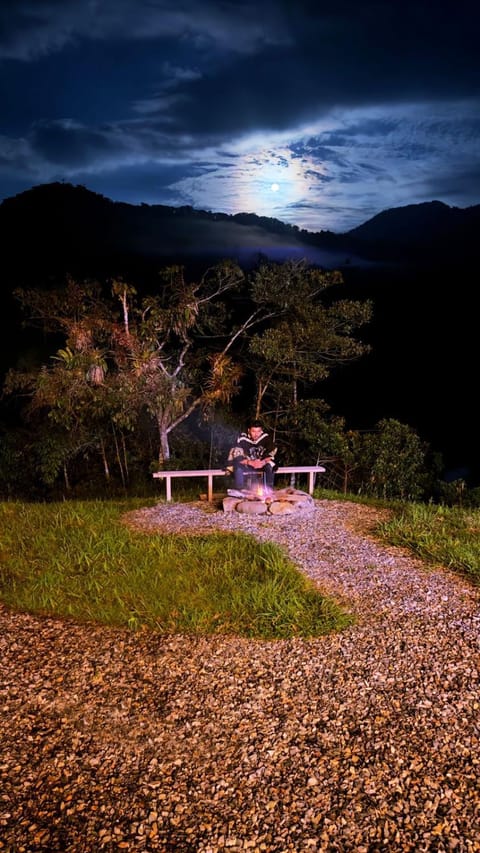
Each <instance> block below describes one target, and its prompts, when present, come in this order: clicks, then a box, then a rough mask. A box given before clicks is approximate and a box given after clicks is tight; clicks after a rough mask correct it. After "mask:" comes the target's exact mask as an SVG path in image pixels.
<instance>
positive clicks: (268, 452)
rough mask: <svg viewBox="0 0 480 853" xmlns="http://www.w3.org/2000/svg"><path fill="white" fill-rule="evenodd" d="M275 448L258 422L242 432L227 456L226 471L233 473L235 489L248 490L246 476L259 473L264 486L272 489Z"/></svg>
mask: <svg viewBox="0 0 480 853" xmlns="http://www.w3.org/2000/svg"><path fill="white" fill-rule="evenodd" d="M276 452H277V448H276V447H275V446H274V442H273V439H272V438H271V436H270V435H269V434H268V432H266V431H265V430H264V428H263V426H262V424H261V423H259V421H253V423H252V424H251V425H250V426H249V427H248V429H247V431H246V432H242V433H241V434H240V435H239V437H238V439H237V442H236V444H235V447H232V449H231V450H230V452H229V454H228V462H227V469H226V470H227V471H228V472H229V473H233V478H234V482H235V488H236V489H245V488H249V482H248V475H249V474H252V473H255V472H261V473H262V474H263V479H264V484H265V485H266V486H267V487H268V488H273V475H274V471H275V468H276V465H275V455H276Z"/></svg>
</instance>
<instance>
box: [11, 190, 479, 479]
mask: <svg viewBox="0 0 480 853" xmlns="http://www.w3.org/2000/svg"><path fill="white" fill-rule="evenodd" d="M479 227H480V205H476V206H474V207H469V208H466V209H460V208H456V207H449V206H448V205H446V204H444V203H442V202H439V201H433V202H426V203H423V204H418V205H407V206H405V207H400V208H393V209H391V210H385V211H383V212H382V213H379V214H378V215H376V216H374V217H373V218H371V219H370V220H368V221H367V222H365V223H364V224H363V225H360V226H359V227H357V228H355V229H353V230H351V231H349V232H346V233H344V234H335V233H333V232H331V231H321V232H317V233H315V232H307V231H304V230H301V229H299V228H297V227H296V226H292V225H288V224H285V223H283V222H281V221H279V220H277V219H270V218H268V217H259V216H256V215H255V214H254V213H242V214H236V215H228V214H224V213H214V212H210V211H204V210H195V209H194V208H192V207H188V206H184V207H177V208H175V207H168V206H164V205H147V204H140V205H131V204H125V203H121V202H113V201H111V200H110V199H108V198H105V197H104V196H102V195H99V194H97V193H94V192H91V191H90V190H88V189H86V188H85V187H83V186H72V185H71V184H67V183H53V184H45V185H41V186H37V187H34V188H32V189H31V190H28V191H26V192H23V193H21V194H19V195H17V196H14V197H12V198H9V199H6V200H4V201H3V202H2V204H0V229H1V234H2V238H3V239H2V245H3V251H2V260H3V276H2V285H1V290H0V307H1V309H2V318H1V324H2V327H3V328H2V331H3V337H4V341H6V342H7V346H6V347H4V353H3V361H2V364H1V367H2V370H5V369H7V368H8V367H9V366H13V365H14V364H15V362H16V359H17V357H18V353H19V350H21V349H22V348H24V347H25V346H26V345H27V343H28V340H29V338H28V334H27V337H25V334H26V333H22V332H21V331H19V330H20V327H21V317H20V315H19V311H18V307H17V306H16V304H15V302H14V300H13V299H12V296H11V294H12V290H13V289H14V288H15V287H16V286H19V285H20V286H29V287H31V286H53V285H55V284H57V283H59V282H60V281H63V280H64V278H65V275H66V274H67V273H69V274H71V275H73V276H79V277H96V276H97V277H102V276H104V277H110V276H111V277H113V276H117V275H122V276H123V277H124V278H126V279H128V278H129V277H130V278H132V280H133V281H135V282H137V281H138V280H139V279H140V280H142V278H143V279H144V280H145V282H147V285H148V282H149V281H152V280H153V278H152V274H153V273H155V274H156V271H158V269H159V268H160V267H163V266H166V265H168V264H170V263H175V264H183V265H185V266H186V268H187V270H188V268H189V266H191V267H192V268H199V269H201V270H202V271H203V270H204V269H205V268H206V265H208V264H210V263H212V262H216V261H218V260H221V259H223V258H231V259H233V260H237V261H238V262H239V263H240V264H241V265H242V266H243V267H244V268H248V267H251V266H254V265H255V264H256V263H258V260H259V258H260V257H263V258H268V259H270V260H274V261H280V262H281V261H284V260H287V259H295V258H298V259H300V258H304V259H306V260H307V261H308V262H310V263H312V264H315V265H318V266H321V267H324V268H326V269H341V270H342V272H343V274H344V279H345V285H343V286H342V290H341V291H339V292H338V297H339V298H352V299H371V300H372V302H373V305H374V319H373V322H372V324H371V325H370V327H369V328H368V329H366V330H365V332H364V333H362V334H361V337H362V339H364V340H366V341H367V342H369V343H371V345H372V355H371V356H369V357H367V358H364V359H362V360H361V361H359V362H358V363H355V364H353V365H348V366H347V367H345V368H342V369H341V370H339V371H336V372H335V373H334V374H333V375H332V377H331V379H330V380H329V381H328V382H327V383H325V384H322V387H321V389H320V394H322V396H323V395H324V396H325V397H326V399H327V400H328V401H329V402H330V403H331V405H332V408H333V410H334V411H335V412H336V413H338V414H343V415H345V417H346V418H347V423H348V425H349V426H351V428H353V429H369V428H371V427H372V426H373V425H374V424H375V423H376V422H377V421H378V420H379V419H381V418H383V417H393V418H396V419H398V420H400V421H402V422H403V423H409V424H410V425H411V426H412V427H414V428H415V429H417V431H418V432H419V434H420V435H421V436H422V437H423V438H425V440H426V441H428V442H429V443H431V445H432V446H433V448H434V449H435V450H438V451H440V452H441V453H443V454H444V456H445V458H446V461H447V465H448V466H449V467H450V468H452V469H457V468H458V469H460V468H465V467H466V468H467V469H469V470H474V471H476V470H478V452H477V428H476V411H475V409H476V394H475V391H474V389H475V387H476V384H477V378H476V373H477V370H476V364H477V345H476V340H477V334H478V332H477V321H476V317H477V308H476V293H475V292H476V287H475V286H474V279H473V265H474V262H475V261H476V253H477V240H478V237H477V235H478V233H479ZM22 335H23V337H22ZM13 338H14V339H15V340H13ZM479 473H480V472H479Z"/></svg>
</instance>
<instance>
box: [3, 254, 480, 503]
mask: <svg viewBox="0 0 480 853" xmlns="http://www.w3.org/2000/svg"><path fill="white" fill-rule="evenodd" d="M342 284H343V280H342V275H341V274H340V273H339V272H337V271H327V272H326V271H323V270H319V269H318V268H314V267H311V266H308V265H307V264H306V263H305V262H287V263H283V264H275V263H270V262H265V263H260V264H259V265H258V267H257V268H256V269H255V270H253V271H250V272H248V273H246V272H245V271H243V270H242V269H241V268H240V267H239V266H238V265H237V264H235V263H233V262H231V261H224V262H222V263H219V264H216V265H215V266H212V267H210V268H208V269H207V270H205V272H203V274H201V275H199V276H197V277H195V279H194V280H192V279H191V278H190V277H187V275H186V274H185V269H184V268H183V267H180V266H170V267H168V268H166V269H163V270H161V271H160V272H159V273H158V277H157V280H156V282H155V283H154V286H153V287H152V288H151V289H152V291H153V292H152V293H139V292H138V291H137V288H136V287H135V286H133V284H132V283H131V282H129V281H124V280H123V279H120V278H116V279H110V280H106V281H101V282H100V281H78V280H74V279H73V278H68V279H67V280H66V281H65V283H64V285H63V286H62V287H60V288H54V289H50V290H47V289H29V290H25V289H23V290H18V291H17V292H16V294H15V295H16V298H17V299H18V300H19V303H20V305H21V307H22V310H23V314H24V317H25V321H26V323H28V324H29V325H30V326H31V327H36V328H38V329H41V330H42V333H43V334H44V335H45V336H46V340H49V341H51V348H50V351H49V355H48V357H47V358H43V359H40V360H38V359H37V360H35V361H34V362H33V363H30V364H27V363H26V361H25V360H24V365H23V366H22V367H16V368H15V369H11V370H10V371H9V372H8V373H7V376H6V379H5V383H4V401H8V409H9V413H10V414H9V418H8V419H7V418H5V421H4V424H3V426H2V428H1V434H0V481H1V484H2V485H1V487H0V488H1V493H2V497H3V498H15V497H21V498H25V497H32V498H35V499H40V498H51V497H58V496H60V495H61V496H69V495H71V496H89V497H93V496H103V495H110V494H115V493H117V492H118V491H119V490H122V491H123V492H124V493H125V492H127V493H128V492H131V493H135V492H136V493H138V491H139V490H142V491H145V490H149V489H150V490H152V489H153V486H152V478H151V473H152V471H153V470H155V469H156V468H158V467H165V466H169V467H172V468H182V467H184V468H202V467H212V466H213V467H222V465H223V464H224V462H225V458H226V454H227V451H228V448H229V446H230V445H231V443H232V442H233V439H234V437H235V435H236V433H237V431H238V429H239V428H240V427H242V428H243V427H244V426H245V421H246V419H248V418H251V417H255V418H261V419H263V421H264V422H265V425H266V426H267V427H268V428H269V429H270V430H271V431H272V432H273V433H274V435H275V438H276V441H277V444H278V446H279V449H280V451H279V455H280V459H281V462H282V464H288V463H294V462H295V463H297V464H312V463H313V462H317V461H319V460H328V463H329V464H328V466H327V468H328V477H329V478H330V479H329V480H328V481H325V482H323V483H322V484H323V485H327V484H328V485H329V486H330V487H331V488H336V489H341V490H343V491H350V492H360V493H363V494H366V495H376V496H379V497H386V498H399V499H402V500H429V499H432V498H433V499H440V500H448V502H456V501H457V500H462V501H465V500H466V494H465V489H464V488H463V486H462V485H461V484H459V483H456V484H453V485H447V484H445V483H443V484H442V483H441V481H440V479H439V477H440V474H441V469H442V462H441V459H439V458H438V456H435V455H434V454H432V453H431V451H430V449H429V448H428V446H426V445H425V444H424V443H423V442H422V441H421V440H420V438H419V437H418V436H417V435H416V433H415V432H414V431H413V430H412V429H411V428H410V427H408V425H403V424H400V423H398V422H397V421H394V420H383V421H381V422H380V423H378V424H377V425H376V427H375V428H374V429H373V430H372V431H371V432H369V433H358V432H355V431H351V430H347V429H346V426H345V422H344V420H343V419H342V418H341V417H339V416H337V415H335V414H334V413H332V411H331V410H330V408H329V406H328V404H327V403H326V402H325V400H323V399H322V398H321V397H320V396H319V389H320V387H321V383H322V381H323V380H325V379H327V378H328V377H329V376H330V374H331V372H332V371H334V370H335V368H337V367H339V366H340V365H344V364H346V363H348V362H351V361H353V360H356V359H359V358H361V357H362V356H364V355H365V354H366V353H367V352H368V350H369V347H368V346H367V345H366V344H365V343H363V342H362V341H361V340H360V338H359V337H358V336H357V335H358V333H359V331H360V330H361V329H362V327H364V326H365V325H366V324H368V323H369V321H370V319H371V317H372V305H371V303H370V302H368V301H364V302H361V301H355V300H349V299H342V298H341V288H342ZM13 413H15V417H14V416H13ZM471 492H472V494H471V495H469V498H468V499H469V500H475V497H476V496H475V494H473V490H471Z"/></svg>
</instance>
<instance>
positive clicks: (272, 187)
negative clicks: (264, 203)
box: [270, 184, 280, 193]
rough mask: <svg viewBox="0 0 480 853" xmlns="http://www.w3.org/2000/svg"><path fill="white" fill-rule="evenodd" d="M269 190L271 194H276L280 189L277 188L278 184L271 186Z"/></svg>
mask: <svg viewBox="0 0 480 853" xmlns="http://www.w3.org/2000/svg"><path fill="white" fill-rule="evenodd" d="M270 189H271V191H272V193H277V192H278V191H279V189H280V186H279V184H272V186H271V187H270Z"/></svg>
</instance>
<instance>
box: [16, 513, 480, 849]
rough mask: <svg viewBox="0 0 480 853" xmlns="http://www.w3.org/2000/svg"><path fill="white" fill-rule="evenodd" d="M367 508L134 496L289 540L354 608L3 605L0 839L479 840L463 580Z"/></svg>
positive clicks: (196, 843) (470, 625) (299, 844)
mask: <svg viewBox="0 0 480 853" xmlns="http://www.w3.org/2000/svg"><path fill="white" fill-rule="evenodd" d="M378 517H379V513H378V511H376V510H373V509H371V508H369V507H365V506H361V505H357V504H348V503H342V502H329V501H316V505H315V510H314V512H313V513H312V514H309V515H308V516H305V517H302V518H301V520H300V519H299V518H298V516H295V523H294V524H292V517H291V516H284V517H282V516H276V517H272V518H271V519H269V520H268V521H266V520H265V518H264V517H262V516H242V515H239V514H237V513H236V514H235V515H234V516H233V514H232V515H229V514H224V513H222V512H218V511H211V510H209V509H208V508H207V507H205V506H201V505H200V504H198V505H197V504H195V505H186V504H172V505H168V506H167V505H165V504H159V505H158V506H156V507H153V508H149V509H145V510H142V511H140V512H137V513H132V514H131V515H130V516H129V518H128V522H129V523H130V524H132V525H133V526H134V527H136V528H140V529H143V530H145V531H154V532H156V533H161V532H162V531H176V532H178V531H179V530H182V531H183V532H201V533H204V532H205V530H206V529H214V530H218V529H222V530H226V531H228V530H233V529H234V530H239V529H242V530H245V531H246V532H250V533H252V534H254V535H255V536H257V537H259V538H261V539H268V540H272V541H275V542H277V543H279V544H280V545H282V546H283V547H285V548H286V549H287V550H288V552H289V553H290V554H291V555H292V557H293V558H294V559H295V561H296V563H297V565H298V566H299V568H301V569H302V570H303V571H304V572H306V573H307V574H308V575H309V576H310V577H312V578H313V579H314V580H315V581H316V582H317V583H318V584H319V586H320V587H321V588H322V590H324V591H326V592H329V593H330V594H333V595H335V596H336V597H337V598H338V599H340V600H341V601H342V602H344V603H345V604H346V605H347V606H348V607H349V608H350V609H351V610H352V611H353V612H355V613H356V615H357V617H358V621H357V623H356V625H354V626H352V627H350V628H348V629H347V630H345V631H343V632H341V633H339V634H336V635H331V636H328V637H322V638H319V639H315V640H311V641H307V640H294V641H280V642H260V641H250V640H243V639H238V638H233V637H232V638H225V637H213V638H191V637H185V636H179V635H175V636H171V637H159V636H156V635H154V634H151V633H149V632H140V633H137V634H131V633H128V632H125V631H119V630H111V629H105V628H97V627H92V626H81V625H78V624H76V623H66V622H62V621H60V620H52V619H39V618H36V617H31V616H28V615H22V614H12V613H9V612H8V611H6V610H5V609H0V621H1V631H0V678H1V682H0V735H1V741H0V850H6V851H9V853H23V851H25V853H37V851H49V853H57V851H58V853H60V851H71V853H87V851H88V853H97V851H118V850H129V851H165V853H167V851H172V853H174V851H179V853H217V851H220V850H229V851H240V850H250V851H254V853H256V851H267V853H269V851H270V852H271V853H283V852H284V851H285V853H286V851H294V852H295V853H297V852H298V853H300V851H325V853H330V851H355V853H376V851H395V853H396V851H402V853H403V851H412V853H413V851H415V853H417V851H458V853H463V851H468V852H469V853H472V851H473V853H475V852H476V851H480V775H479V774H480V690H479V680H480V675H479V674H480V594H479V590H478V589H474V588H472V587H471V586H470V585H469V584H468V583H467V581H463V580H461V579H459V578H457V577H455V576H454V575H452V574H450V573H448V572H447V571H445V570H444V569H441V568H438V569H436V568H433V569H432V568H428V567H426V566H424V564H422V563H421V562H420V561H418V560H415V559H412V557H410V556H408V554H406V552H404V551H402V550H401V549H398V548H387V547H385V546H383V545H381V544H379V543H378V542H375V540H374V539H373V538H372V536H371V532H370V531H371V529H372V525H374V523H375V522H376V521H377V520H378Z"/></svg>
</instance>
